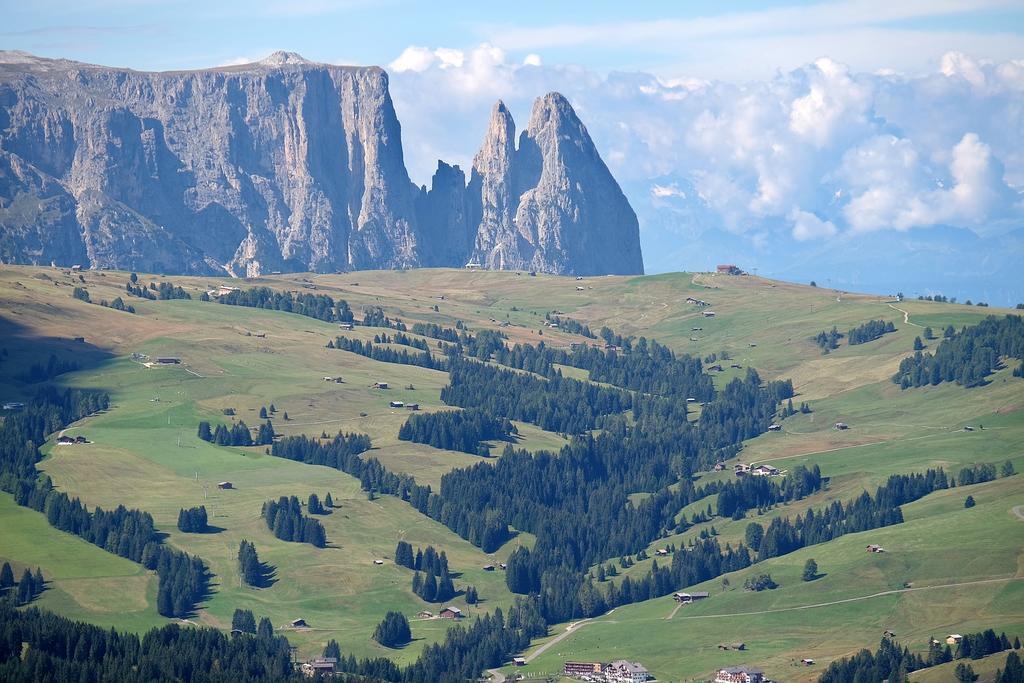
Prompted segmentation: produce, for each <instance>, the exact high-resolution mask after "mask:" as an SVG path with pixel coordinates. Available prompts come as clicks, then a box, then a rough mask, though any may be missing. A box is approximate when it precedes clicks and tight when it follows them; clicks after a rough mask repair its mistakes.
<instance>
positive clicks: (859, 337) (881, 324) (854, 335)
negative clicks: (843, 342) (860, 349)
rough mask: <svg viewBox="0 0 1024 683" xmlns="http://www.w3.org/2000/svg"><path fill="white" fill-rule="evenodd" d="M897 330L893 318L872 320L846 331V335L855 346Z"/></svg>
mask: <svg viewBox="0 0 1024 683" xmlns="http://www.w3.org/2000/svg"><path fill="white" fill-rule="evenodd" d="M895 331H896V326H895V325H893V324H892V321H891V320H890V321H889V322H886V321H884V320H870V321H868V322H866V323H864V324H863V325H859V326H857V327H855V328H853V329H852V330H850V331H849V332H847V333H846V336H847V338H848V339H849V341H850V346H854V345H856V344H866V343H868V342H870V341H874V340H876V339H879V338H881V336H882V335H883V334H888V333H889V332H895Z"/></svg>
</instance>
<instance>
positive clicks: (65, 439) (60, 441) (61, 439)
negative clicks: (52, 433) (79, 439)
mask: <svg viewBox="0 0 1024 683" xmlns="http://www.w3.org/2000/svg"><path fill="white" fill-rule="evenodd" d="M74 442H75V440H74V439H73V438H71V437H70V436H58V437H57V445H58V446H67V445H70V444H73V443H74Z"/></svg>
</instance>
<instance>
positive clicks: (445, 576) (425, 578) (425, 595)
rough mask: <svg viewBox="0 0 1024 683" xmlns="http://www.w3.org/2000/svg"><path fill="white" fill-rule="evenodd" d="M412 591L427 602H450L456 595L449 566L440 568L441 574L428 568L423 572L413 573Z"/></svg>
mask: <svg viewBox="0 0 1024 683" xmlns="http://www.w3.org/2000/svg"><path fill="white" fill-rule="evenodd" d="M412 592H413V593H415V594H416V595H418V596H419V597H420V599H421V600H423V601H425V602H448V601H449V600H451V599H452V598H454V597H455V584H454V583H452V577H451V575H450V574H449V573H448V569H447V568H445V569H442V570H440V573H439V574H433V573H432V572H431V571H430V570H429V569H428V570H427V571H425V572H424V573H423V574H420V573H419V572H416V573H415V574H413V576H412Z"/></svg>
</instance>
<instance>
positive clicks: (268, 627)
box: [256, 617, 274, 639]
mask: <svg viewBox="0 0 1024 683" xmlns="http://www.w3.org/2000/svg"><path fill="white" fill-rule="evenodd" d="M256 635H257V636H259V637H260V638H265V639H270V638H273V637H274V625H273V624H272V623H270V619H268V618H267V617H263V618H261V619H260V623H259V625H258V626H257V627H256Z"/></svg>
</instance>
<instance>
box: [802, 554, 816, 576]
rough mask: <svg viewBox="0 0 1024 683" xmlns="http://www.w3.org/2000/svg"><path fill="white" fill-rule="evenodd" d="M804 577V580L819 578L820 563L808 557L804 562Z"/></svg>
mask: <svg viewBox="0 0 1024 683" xmlns="http://www.w3.org/2000/svg"><path fill="white" fill-rule="evenodd" d="M802 578H803V580H804V581H814V580H815V579H816V578H818V563H817V562H815V561H814V560H813V559H808V560H807V562H805V563H804V573H803V577H802Z"/></svg>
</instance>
